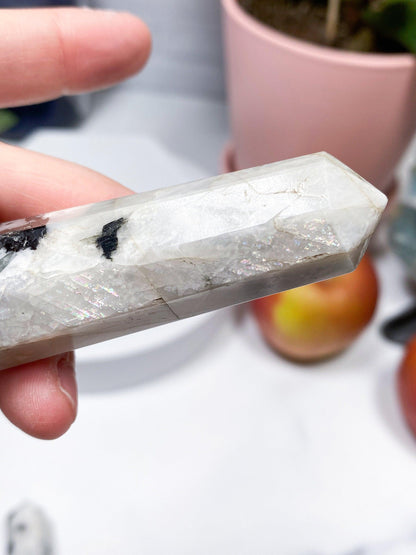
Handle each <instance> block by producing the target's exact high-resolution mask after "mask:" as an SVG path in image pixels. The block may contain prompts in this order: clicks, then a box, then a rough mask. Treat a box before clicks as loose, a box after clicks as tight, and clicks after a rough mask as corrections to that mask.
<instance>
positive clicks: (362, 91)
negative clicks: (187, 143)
mask: <svg viewBox="0 0 416 555" xmlns="http://www.w3.org/2000/svg"><path fill="white" fill-rule="evenodd" d="M222 7H223V23H224V39H225V53H226V69H227V86H228V97H229V105H230V118H231V132H232V141H233V164H234V167H235V169H242V168H247V167H250V166H256V165H260V164H265V163H268V162H273V161H276V160H282V159H285V158H291V157H294V156H300V155H302V154H308V153H311V152H317V151H321V150H325V151H327V152H329V153H331V154H333V155H334V156H336V157H337V158H339V159H340V160H342V161H343V162H345V163H346V164H347V165H348V166H350V167H351V168H353V169H354V170H355V171H357V172H358V173H359V174H360V175H362V176H363V177H364V178H366V179H368V180H369V181H370V182H371V183H373V184H374V185H376V186H377V187H379V188H380V189H381V190H383V191H386V189H387V188H388V186H389V183H390V181H391V180H392V177H393V173H394V170H395V168H396V165H397V163H398V161H399V160H400V157H401V156H402V154H403V153H404V151H405V149H406V147H407V146H408V144H409V142H410V139H411V138H412V136H413V134H414V132H415V129H416V57H414V56H412V55H411V54H365V53H351V52H346V51H342V50H336V49H333V48H327V47H322V46H317V45H314V44H310V43H307V42H305V41H301V40H298V39H294V38H292V37H289V36H286V35H285V34H283V33H280V32H277V31H275V30H274V29H271V28H269V27H267V26H265V25H263V24H262V23H260V22H258V21H256V20H255V19H254V18H253V17H251V16H250V15H249V14H247V13H246V12H245V11H244V10H243V9H242V8H241V7H240V5H239V4H238V3H237V0H222Z"/></svg>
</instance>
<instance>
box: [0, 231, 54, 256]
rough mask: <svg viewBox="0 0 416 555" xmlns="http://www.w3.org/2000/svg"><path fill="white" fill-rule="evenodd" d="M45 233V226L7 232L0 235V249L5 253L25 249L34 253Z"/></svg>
mask: <svg viewBox="0 0 416 555" xmlns="http://www.w3.org/2000/svg"><path fill="white" fill-rule="evenodd" d="M46 233H47V229H46V225H42V226H40V227H34V228H32V229H21V230H19V231H9V232H8V233H3V234H2V235H0V248H3V249H6V252H19V251H22V250H25V249H32V251H34V250H36V249H37V248H38V245H39V241H40V240H41V239H42V237H44V236H45V235H46Z"/></svg>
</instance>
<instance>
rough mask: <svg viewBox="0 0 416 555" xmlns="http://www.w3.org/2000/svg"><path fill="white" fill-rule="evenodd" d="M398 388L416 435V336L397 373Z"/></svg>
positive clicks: (405, 415) (402, 405) (411, 427)
mask: <svg viewBox="0 0 416 555" xmlns="http://www.w3.org/2000/svg"><path fill="white" fill-rule="evenodd" d="M397 389H398V393H399V400H400V404H401V407H402V411H403V414H404V417H405V419H406V421H407V423H408V425H409V427H410V429H411V430H412V432H413V433H414V435H416V336H414V337H413V338H412V339H411V340H410V341H409V342H408V344H407V346H406V352H405V355H404V358H403V360H402V363H401V365H400V368H399V372H398V374H397Z"/></svg>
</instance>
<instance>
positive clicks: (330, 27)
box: [325, 0, 341, 44]
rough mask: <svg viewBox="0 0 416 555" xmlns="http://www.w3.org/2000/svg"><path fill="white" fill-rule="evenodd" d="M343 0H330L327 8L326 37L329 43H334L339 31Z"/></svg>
mask: <svg viewBox="0 0 416 555" xmlns="http://www.w3.org/2000/svg"><path fill="white" fill-rule="evenodd" d="M340 7H341V0H328V5H327V9H326V26H325V39H326V42H327V43H328V44H334V42H335V39H336V38H337V33H338V24H339V14H340Z"/></svg>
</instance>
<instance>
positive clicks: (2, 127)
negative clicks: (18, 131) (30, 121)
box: [0, 110, 19, 134]
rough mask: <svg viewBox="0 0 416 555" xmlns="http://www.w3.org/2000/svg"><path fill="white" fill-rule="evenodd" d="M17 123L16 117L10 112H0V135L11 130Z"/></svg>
mask: <svg viewBox="0 0 416 555" xmlns="http://www.w3.org/2000/svg"><path fill="white" fill-rule="evenodd" d="M18 122H19V118H18V116H16V114H15V113H14V112H12V111H11V110H0V134H1V133H5V132H6V131H8V130H9V129H12V128H13V127H14V126H15V125H17V124H18Z"/></svg>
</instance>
